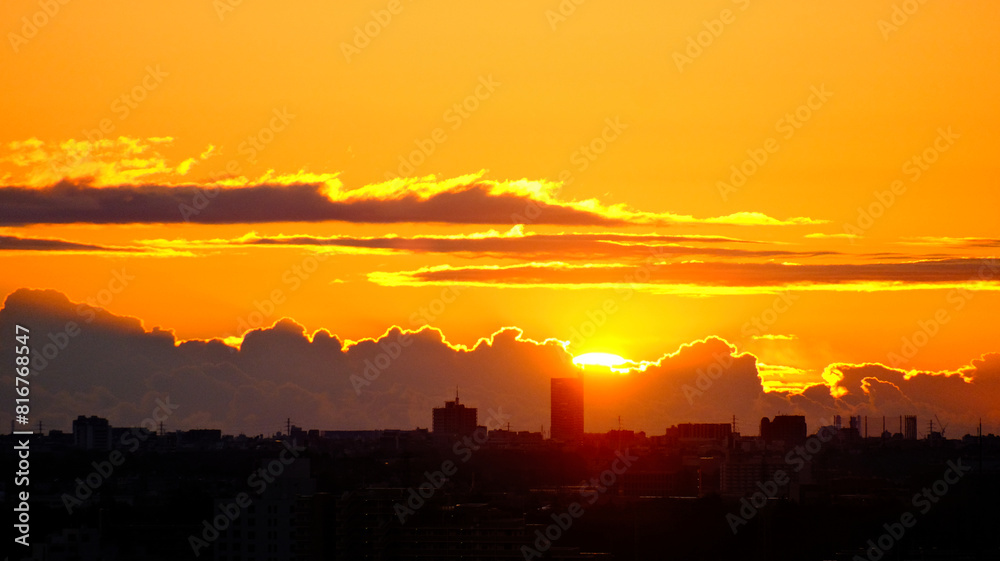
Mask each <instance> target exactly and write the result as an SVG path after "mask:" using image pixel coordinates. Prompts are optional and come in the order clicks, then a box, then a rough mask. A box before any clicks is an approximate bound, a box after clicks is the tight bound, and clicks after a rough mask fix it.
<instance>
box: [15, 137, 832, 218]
mask: <svg viewBox="0 0 1000 561" xmlns="http://www.w3.org/2000/svg"><path fill="white" fill-rule="evenodd" d="M172 142H173V139H172V138H170V137H165V138H147V139H140V138H130V137H124V136H122V137H118V138H117V139H102V140H98V141H88V140H80V141H78V140H68V141H65V142H62V143H46V142H43V141H41V140H38V139H29V140H26V141H15V142H11V143H8V144H7V151H8V154H6V155H5V156H3V157H2V158H0V160H2V161H3V162H7V163H10V164H12V165H13V166H14V167H15V168H16V169H17V170H18V175H17V176H15V179H14V181H20V183H12V182H11V179H10V178H9V177H8V178H7V179H6V181H5V183H6V186H4V187H0V224H13V225H26V224H68V223H92V224H132V223H164V224H167V223H179V222H196V223H203V224H249V223H264V222H321V221H344V222H355V223H369V224H386V223H409V222H432V223H448V224H528V223H531V224H556V225H578V226H624V225H647V226H667V225H674V224H721V225H739V226H795V225H813V224H821V223H825V222H826V221H824V220H816V219H812V218H807V217H792V218H788V219H778V218H774V217H771V216H767V215H765V214H761V213H759V212H737V213H734V214H730V215H727V216H719V217H704V218H698V217H693V216H689V215H680V214H674V213H656V212H646V211H642V210H637V209H633V208H630V207H628V206H627V205H626V204H623V203H618V204H605V203H602V202H600V201H598V200H597V199H586V200H581V201H578V200H564V199H561V198H560V197H559V192H560V190H561V188H562V185H561V184H560V183H558V182H555V181H548V180H544V179H539V180H529V179H519V180H507V181H497V180H490V179H486V178H485V173H486V172H485V171H479V172H477V173H473V174H469V175H465V176H460V177H455V178H450V179H443V178H438V177H436V176H433V175H429V176H426V177H414V178H397V179H393V180H389V181H385V182H381V183H375V184H370V185H361V186H356V187H351V188H347V187H345V186H344V185H343V183H341V181H340V180H339V178H338V175H337V174H336V173H310V172H306V171H304V170H300V171H299V172H297V173H291V174H280V173H275V172H274V171H273V170H269V171H268V172H266V173H264V174H263V175H261V176H260V177H257V178H255V179H250V178H247V177H243V176H238V177H226V178H222V179H217V180H211V181H208V182H204V183H197V182H192V181H190V180H188V179H186V176H187V175H189V174H190V172H191V170H192V168H193V167H194V166H195V165H197V164H198V163H199V162H200V161H202V160H205V159H207V158H210V157H212V155H213V154H214V153H215V149H214V146H209V148H208V149H206V150H205V151H204V152H202V153H201V155H199V156H197V157H195V156H191V157H189V158H186V159H182V160H181V161H180V162H179V163H177V164H176V165H174V164H171V163H170V162H168V160H167V158H166V157H165V156H164V155H163V154H162V153H161V151H160V148H161V147H163V146H168V145H170V144H171V143H172Z"/></svg>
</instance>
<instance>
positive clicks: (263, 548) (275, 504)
mask: <svg viewBox="0 0 1000 561" xmlns="http://www.w3.org/2000/svg"><path fill="white" fill-rule="evenodd" d="M276 466H280V467H276ZM279 469H280V472H279V474H278V475H275V472H276V471H278V470H279ZM257 470H258V471H257V472H256V473H257V474H258V477H257V478H256V479H255V480H254V481H255V483H254V491H255V492H254V493H253V494H252V497H253V501H252V502H251V503H250V505H249V506H248V507H246V508H244V509H241V510H240V512H239V516H237V517H236V518H235V519H234V520H232V522H231V524H230V525H229V527H228V528H226V530H225V531H223V532H220V533H219V538H218V540H217V541H216V542H215V544H213V548H212V553H213V558H214V559H215V560H216V561H232V560H235V559H239V560H241V561H257V560H260V561H279V560H281V561H285V560H289V561H294V560H299V559H303V560H304V559H306V556H305V553H306V552H307V551H308V550H309V549H310V547H309V546H310V543H309V542H310V540H316V539H317V536H316V535H315V534H314V533H311V532H309V529H308V523H309V521H308V520H307V519H303V517H301V516H298V515H297V514H301V513H303V512H308V511H309V510H311V503H312V502H313V498H314V495H315V494H316V480H315V479H314V478H313V477H312V476H311V469H310V462H309V460H308V459H306V458H297V459H295V460H294V461H293V462H291V463H290V464H287V465H285V464H283V463H282V462H281V461H280V460H278V459H270V460H261V462H260V464H259V466H258V468H257ZM261 473H268V474H270V475H271V477H270V478H269V479H267V478H265V477H263V476H262V475H259V474H261ZM268 481H270V483H267V482H268ZM232 501H233V500H232V498H231V497H226V498H224V499H216V500H215V510H214V512H216V513H218V512H221V511H222V508H224V507H227V506H229V505H231V504H232Z"/></svg>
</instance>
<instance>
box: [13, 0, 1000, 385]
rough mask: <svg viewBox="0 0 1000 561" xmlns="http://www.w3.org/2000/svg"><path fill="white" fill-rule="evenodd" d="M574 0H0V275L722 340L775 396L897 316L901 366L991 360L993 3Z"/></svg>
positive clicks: (342, 318)
mask: <svg viewBox="0 0 1000 561" xmlns="http://www.w3.org/2000/svg"><path fill="white" fill-rule="evenodd" d="M570 4H573V3H570V2H563V3H562V4H560V3H559V2H556V1H555V0H553V1H550V2H541V3H539V2H528V1H505V2H487V3H481V2H473V3H469V2H437V3H424V2H411V1H409V0H401V1H397V0H392V1H389V2H386V1H375V2H353V3H330V2H313V1H309V2H298V3H295V4H294V6H286V5H282V6H277V5H272V4H270V3H260V2H243V3H241V4H240V5H238V6H235V7H233V6H230V3H229V2H228V1H227V0H219V1H216V2H214V3H213V2H210V1H199V2H191V1H180V2H170V3H167V2H143V3H134V2H122V1H114V0H111V1H107V2H102V3H101V4H100V6H97V5H92V4H89V3H76V2H70V3H67V4H66V5H65V6H63V5H61V4H59V10H58V12H57V13H55V14H46V13H45V12H44V11H40V10H41V8H40V7H39V4H38V3H37V2H34V1H27V0H24V1H22V0H5V2H4V3H3V6H2V7H0V13H2V14H3V17H2V18H0V21H2V22H3V26H2V30H3V32H4V35H5V37H6V38H7V44H6V45H4V47H3V48H2V49H0V75H2V76H3V77H4V79H3V87H2V88H0V107H2V108H3V110H2V112H3V113H2V114H3V126H2V127H0V184H2V186H0V240H2V243H0V267H2V269H3V273H4V274H3V275H2V276H0V294H3V295H7V294H9V293H11V292H13V291H14V290H16V289H18V288H22V287H29V288H52V289H56V290H58V291H60V292H63V293H65V294H66V295H67V296H68V297H69V298H70V300H72V301H88V299H91V298H92V299H94V300H93V301H94V302H95V303H96V304H97V305H100V306H102V307H104V308H106V309H108V310H109V311H111V312H113V313H115V314H118V315H125V316H133V317H137V318H141V319H142V320H143V322H144V325H145V326H146V328H147V329H151V328H152V327H154V326H160V327H162V328H164V329H168V330H172V331H173V332H174V333H175V335H176V336H177V337H178V338H180V339H193V338H206V339H207V338H213V337H226V336H234V335H240V334H241V333H240V332H239V331H240V329H241V327H243V326H246V327H260V326H262V325H270V324H271V323H273V322H274V321H276V320H277V319H279V318H280V317H285V316H287V317H291V318H294V319H295V320H296V321H297V322H299V323H300V324H302V325H304V326H305V327H306V328H307V330H309V331H310V332H311V331H314V330H316V329H319V328H327V329H329V330H330V331H332V332H334V333H336V334H337V335H339V336H341V337H343V338H347V339H359V338H362V337H372V336H376V335H378V334H381V333H382V332H384V331H385V330H386V328H388V327H389V326H391V325H400V326H403V327H407V328H417V327H419V326H421V325H423V324H424V323H427V324H430V325H433V326H435V327H437V328H440V329H441V330H442V331H443V332H444V333H446V334H447V336H448V339H449V340H450V341H452V342H456V343H464V344H470V345H471V344H473V343H474V342H475V341H476V340H478V339H479V338H480V337H484V336H488V335H489V334H490V333H493V332H495V331H496V330H498V329H499V328H501V327H504V326H517V327H520V328H521V329H523V330H524V332H525V333H526V334H527V336H529V337H532V338H534V339H537V340H543V339H546V338H550V337H554V338H558V339H561V340H566V341H570V342H571V345H570V347H569V350H570V351H571V352H572V353H574V354H579V353H582V352H588V351H601V352H611V353H616V354H620V355H622V356H624V357H626V358H628V359H630V360H635V361H653V360H656V359H658V358H659V357H660V356H661V355H662V354H664V353H666V352H672V351H673V350H675V349H677V348H678V347H679V346H680V345H682V344H685V343H689V342H691V341H695V340H698V339H701V338H704V337H708V336H711V335H716V336H720V337H723V338H725V339H726V340H728V341H730V342H733V343H734V344H736V345H737V347H738V348H739V349H740V350H741V351H749V352H752V353H754V354H755V355H756V356H757V357H758V358H759V361H760V362H761V363H762V364H764V365H767V366H766V367H761V370H762V371H763V372H764V374H765V375H767V376H773V377H774V380H777V379H778V378H777V377H778V376H779V374H778V373H782V374H783V375H784V376H786V378H785V381H786V382H788V383H789V384H790V385H791V386H793V387H794V386H798V385H800V384H802V383H806V382H819V381H822V378H821V376H820V374H821V373H822V371H823V369H824V368H826V367H827V365H829V364H831V363H835V362H845V363H864V362H880V363H883V364H890V362H891V361H890V358H891V355H892V353H897V354H898V353H899V352H900V350H901V348H902V347H904V345H905V343H904V341H903V339H904V338H912V337H913V335H914V333H915V332H917V331H919V330H921V329H925V330H928V331H933V334H932V336H930V337H928V338H927V342H926V344H925V345H922V346H920V348H919V349H918V352H917V353H916V354H915V355H914V356H913V357H912V358H908V359H907V360H906V362H905V364H897V365H895V366H901V367H903V368H905V369H926V370H945V369H956V368H959V367H961V366H963V365H966V364H969V361H970V360H972V359H974V358H976V357H979V356H980V355H982V354H983V353H987V352H996V351H998V350H1000V349H998V348H997V346H996V342H997V338H996V335H997V331H996V317H997V310H998V309H1000V296H998V292H997V288H998V286H1000V284H998V283H997V282H996V279H997V278H1000V276H998V275H1000V267H998V265H997V262H996V260H995V257H996V256H997V253H998V250H997V248H998V247H1000V239H998V238H1000V235H998V232H997V209H998V208H1000V190H998V186H1000V185H998V179H997V178H998V177H1000V174H998V172H1000V170H998V164H997V161H998V160H997V158H996V149H997V142H996V131H997V130H1000V110H998V108H997V104H996V99H998V97H1000V95H998V94H1000V72H998V70H1000V37H998V36H997V35H996V33H995V22H996V21H998V18H1000V6H998V5H997V4H996V3H994V2H988V1H984V0H977V1H972V2H963V3H957V4H956V3H946V2H929V3H926V4H920V5H919V8H918V9H917V10H916V11H915V12H914V13H912V14H909V15H906V14H905V12H902V11H899V12H898V13H896V14H895V15H894V7H895V6H897V5H898V6H904V4H905V6H906V7H907V8H910V7H911V6H910V4H911V3H904V2H892V1H879V2H861V1H852V2H847V3H843V2H837V3H815V2H800V3H795V2H784V3H778V4H775V3H763V2H761V3H758V2H756V1H755V0H736V1H730V0H725V1H716V2H693V1H685V2H666V3H664V2H639V3H633V4H630V6H629V7H628V8H625V7H623V6H622V5H620V4H616V3H610V2H602V1H599V0H593V1H590V2H585V3H583V4H582V5H580V6H577V7H576V8H575V10H574V11H573V12H572V13H567V14H563V15H560V14H559V10H560V6H561V5H570ZM912 4H914V5H916V3H912ZM573 5H575V4H573ZM228 8H232V9H228ZM900 10H902V8H900ZM39 14H41V15H39ZM893 18H895V19H893ZM904 19H905V21H904ZM32 22H34V23H32ZM43 22H44V23H43ZM366 29H367V30H368V31H369V32H370V33H366V31H365V30H366ZM713 32H714V33H713ZM368 35H371V36H370V37H369V36H368ZM716 35H717V36H716ZM699 41H701V44H700V45H699V44H698V43H699ZM102 127H103V129H104V130H103V132H101V129H102ZM421 150H422V152H421ZM754 158H756V159H757V161H756V162H754V161H753V159H754ZM764 158H766V160H764ZM914 158H916V159H914ZM741 167H742V168H743V169H744V175H745V176H746V177H745V182H743V181H742V180H740V178H739V177H736V178H735V179H736V180H737V182H736V183H735V184H734V182H733V180H734V177H733V175H734V171H733V170H734V169H739V168H741ZM747 170H749V171H747ZM399 175H402V176H403V179H398V180H395V181H391V182H390V181H389V180H388V179H387V178H391V177H396V176H399ZM60 181H65V183H63V184H62V186H61V187H59V188H53V186H54V185H56V184H58V183H59V182H60ZM213 182H216V183H213ZM296 185H297V186H299V187H302V189H300V190H299V191H297V192H295V193H293V192H292V191H291V190H290V188H289V187H290V186H296ZM74 186H75V187H74ZM153 186H158V187H155V188H153ZM214 188H219V189H221V193H222V194H221V195H215V193H217V192H219V191H214V190H212V189H214ZM205 189H207V190H208V192H209V193H211V194H212V195H214V196H213V197H212V198H211V199H209V198H207V197H206V198H205V199H204V200H203V202H205V203H207V206H205V207H204V208H202V207H201V204H200V202H199V200H197V199H195V198H194V195H195V194H197V193H199V192H204V191H199V190H205ZM254 189H258V191H254ZM259 193H264V194H266V195H267V197H269V198H266V199H261V198H254V197H256V196H257V194H259ZM251 195H253V196H251ZM261 196H263V195H261ZM112 200H113V202H108V201H112ZM261 201H266V202H261ZM114 202H120V203H121V205H122V206H116V204H114ZM182 204H190V205H191V206H190V207H189V208H188V209H187V210H185V209H184V208H182V207H181V205H182ZM859 208H863V209H868V211H869V212H871V213H873V214H875V215H877V216H875V217H873V218H871V219H870V220H869V219H868V218H866V217H859ZM174 209H176V211H175V210H174ZM192 209H194V210H195V211H196V212H194V213H192V212H191V210H192ZM511 209H515V210H516V212H512V211H511ZM539 209H541V210H539ZM536 210H538V212H537V213H536V212H535V211H536ZM313 212H315V213H316V214H315V215H314V214H312V213H313ZM519 223H521V224H522V225H523V226H522V227H518V228H515V226H517V225H518V224H519ZM32 240H36V241H32ZM37 240H48V241H45V242H43V241H37ZM52 240H58V241H61V242H71V243H73V244H84V245H83V246H72V245H60V244H59V243H56V242H52ZM317 255H319V256H321V257H322V259H317ZM991 258H992V260H991ZM116 273H117V274H118V275H124V277H125V278H127V279H129V280H128V282H127V285H125V286H122V287H121V288H122V289H121V290H120V291H119V290H117V288H118V287H119V286H120V285H119V284H115V283H120V281H116V280H115V279H116ZM131 277H134V278H131ZM449 287H457V290H455V291H453V292H445V291H449V290H451V289H450V288H449ZM111 288H115V291H114V293H112V291H111V290H110V289H111ZM275 291H278V293H277V294H279V295H280V298H277V299H275V298H273V296H274V295H275V294H276V293H275ZM446 300H448V301H447V302H446ZM260 309H263V310H273V311H270V312H269V313H268V314H267V315H266V317H264V316H262V320H263V321H262V322H254V321H253V319H254V317H255V316H253V314H254V312H255V310H260ZM422 309H426V313H423V312H422V311H421V310H422ZM421 314H423V315H421ZM941 314H944V315H941ZM935 317H937V318H938V319H935ZM415 318H416V319H415ZM601 318H606V319H601ZM943 318H947V321H939V320H941V319H943ZM755 321H760V322H763V323H754V322H755ZM588 322H590V324H591V325H592V327H593V329H591V328H590V327H587V324H588ZM921 322H922V323H921ZM761 325H763V329H762V328H760V326H761ZM921 325H924V326H931V327H927V328H922V327H921ZM933 325H938V327H939V328H938V329H934V328H933ZM755 326H756V327H755ZM581 332H584V335H578V334H580V333H581ZM586 333H590V335H587V336H585V334H586ZM755 335H756V338H755V337H754V336H755ZM765 335H767V336H770V337H765Z"/></svg>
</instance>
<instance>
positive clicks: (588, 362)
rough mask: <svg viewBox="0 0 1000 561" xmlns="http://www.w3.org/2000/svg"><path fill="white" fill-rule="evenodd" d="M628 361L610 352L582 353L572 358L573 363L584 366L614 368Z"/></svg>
mask: <svg viewBox="0 0 1000 561" xmlns="http://www.w3.org/2000/svg"><path fill="white" fill-rule="evenodd" d="M628 363H629V361H627V360H625V359H624V358H622V357H620V356H618V355H615V354H611V353H584V354H582V355H580V356H577V357H574V358H573V364H575V365H577V366H584V367H586V366H604V367H607V368H611V369H614V368H615V367H618V366H621V365H623V364H628Z"/></svg>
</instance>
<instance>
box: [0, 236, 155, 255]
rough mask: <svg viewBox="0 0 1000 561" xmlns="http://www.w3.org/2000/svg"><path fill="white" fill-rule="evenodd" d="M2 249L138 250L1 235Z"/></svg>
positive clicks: (0, 245) (0, 244)
mask: <svg viewBox="0 0 1000 561" xmlns="http://www.w3.org/2000/svg"><path fill="white" fill-rule="evenodd" d="M0 251H114V252H136V251H142V250H140V249H135V248H114V247H105V246H100V245H92V244H85V243H76V242H69V241H65V240H57V239H50V238H25V237H21V236H0Z"/></svg>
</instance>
